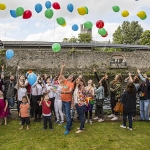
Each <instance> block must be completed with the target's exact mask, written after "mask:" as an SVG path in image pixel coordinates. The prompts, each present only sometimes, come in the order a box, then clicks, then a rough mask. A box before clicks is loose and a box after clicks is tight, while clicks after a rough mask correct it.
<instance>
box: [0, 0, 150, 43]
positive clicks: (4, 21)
mask: <svg viewBox="0 0 150 150" xmlns="http://www.w3.org/2000/svg"><path fill="white" fill-rule="evenodd" d="M45 2H46V0H1V1H0V3H4V4H6V7H7V8H6V10H3V11H2V10H0V39H1V40H2V41H6V40H9V41H12V40H18V41H55V42H56V41H58V42H60V41H62V40H63V38H65V37H66V38H70V37H72V36H76V37H77V35H78V34H79V33H80V28H79V30H78V31H73V30H72V28H71V27H72V25H73V24H78V25H79V26H80V24H82V23H84V22H85V21H91V22H92V23H93V34H92V36H93V39H94V40H96V41H108V40H112V34H113V33H114V31H115V30H116V29H117V27H118V26H119V25H120V24H121V23H122V22H123V21H139V24H141V26H142V27H143V28H144V30H149V26H150V17H149V16H150V0H138V1H136V0H56V1H51V3H53V2H58V3H59V4H60V6H61V9H60V10H54V16H53V18H52V19H47V18H45V16H44V12H45V10H46V8H45ZM37 3H41V4H42V6H43V10H42V12H41V13H39V14H37V13H36V12H35V9H34V7H35V5H36V4H37ZM69 3H72V4H73V5H74V11H73V12H72V13H70V12H69V11H68V10H67V5H68V4H69ZM114 5H118V6H119V7H120V12H118V13H115V12H113V10H112V6H114ZM19 6H21V7H23V8H24V9H25V10H31V11H32V14H33V15H32V17H31V18H30V19H27V20H24V19H22V17H18V18H12V17H11V15H10V10H15V9H16V8H17V7H19ZM81 6H87V7H88V9H89V14H88V15H85V16H80V15H79V14H78V12H77V8H78V7H81ZM123 10H128V11H129V13H130V15H129V17H127V18H123V17H122V16H121V12H122V11H123ZM141 10H144V11H145V12H146V14H147V19H146V20H140V19H139V18H138V17H137V16H136V14H137V13H138V12H139V11H141ZM57 17H64V18H65V19H66V22H67V25H66V26H65V27H61V26H59V25H58V24H57V22H56V18H57ZM98 20H103V21H104V23H105V29H106V30H107V31H108V36H107V37H106V38H102V37H101V36H100V35H99V34H98V32H97V28H96V26H95V24H96V21H98Z"/></svg>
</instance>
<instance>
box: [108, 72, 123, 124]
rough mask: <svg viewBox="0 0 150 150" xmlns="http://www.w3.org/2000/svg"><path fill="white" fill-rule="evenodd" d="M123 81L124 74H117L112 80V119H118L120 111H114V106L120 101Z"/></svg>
mask: <svg viewBox="0 0 150 150" xmlns="http://www.w3.org/2000/svg"><path fill="white" fill-rule="evenodd" d="M121 81H122V76H121V75H119V74H118V75H116V76H115V79H114V80H113V81H111V82H110V102H111V110H112V114H111V115H109V116H108V117H109V118H112V119H111V120H112V121H115V120H118V117H117V115H118V113H117V112H115V111H114V108H115V106H116V103H117V102H118V101H120V97H121Z"/></svg>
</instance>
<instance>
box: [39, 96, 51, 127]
mask: <svg viewBox="0 0 150 150" xmlns="http://www.w3.org/2000/svg"><path fill="white" fill-rule="evenodd" d="M39 105H40V106H42V115H43V130H46V129H47V123H49V129H50V130H52V129H53V128H52V120H51V109H50V105H51V101H49V96H48V94H47V93H44V94H43V99H42V100H41V101H40V103H39Z"/></svg>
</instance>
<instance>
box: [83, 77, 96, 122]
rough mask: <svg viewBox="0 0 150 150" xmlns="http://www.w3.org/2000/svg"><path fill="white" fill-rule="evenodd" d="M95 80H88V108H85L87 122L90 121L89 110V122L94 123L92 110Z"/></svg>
mask: <svg viewBox="0 0 150 150" xmlns="http://www.w3.org/2000/svg"><path fill="white" fill-rule="evenodd" d="M92 84H93V81H92V80H89V81H88V86H86V87H85V91H86V97H85V100H86V110H85V117H86V121H85V123H88V112H89V123H90V124H92V122H93V121H92V110H93V104H94V88H93V86H92Z"/></svg>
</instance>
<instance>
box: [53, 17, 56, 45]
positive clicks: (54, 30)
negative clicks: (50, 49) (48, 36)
mask: <svg viewBox="0 0 150 150" xmlns="http://www.w3.org/2000/svg"><path fill="white" fill-rule="evenodd" d="M55 20H56V18H54V32H53V39H54V42H55Z"/></svg>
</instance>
